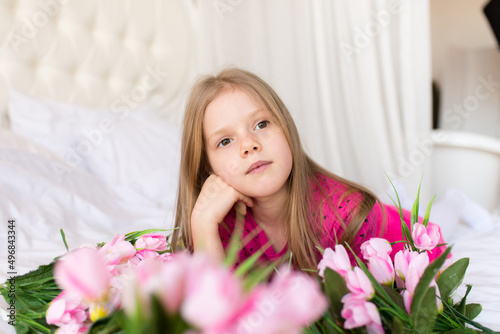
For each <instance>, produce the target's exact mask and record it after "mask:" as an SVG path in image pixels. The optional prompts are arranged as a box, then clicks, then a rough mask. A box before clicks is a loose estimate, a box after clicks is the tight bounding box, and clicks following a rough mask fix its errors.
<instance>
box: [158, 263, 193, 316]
mask: <svg viewBox="0 0 500 334" xmlns="http://www.w3.org/2000/svg"><path fill="white" fill-rule="evenodd" d="M156 261H158V262H161V263H162V267H161V272H160V273H161V274H160V277H161V285H160V287H159V288H158V289H157V290H156V291H157V294H158V297H159V299H160V302H161V303H162V305H163V307H164V308H165V310H166V311H167V312H169V313H170V314H174V313H177V312H178V311H179V308H180V306H181V303H182V300H183V298H184V293H185V288H186V278H187V275H188V270H187V268H186V262H187V261H189V258H188V256H185V255H177V256H175V257H173V259H172V260H169V261H165V260H164V259H162V258H161V256H159V257H157V258H156Z"/></svg>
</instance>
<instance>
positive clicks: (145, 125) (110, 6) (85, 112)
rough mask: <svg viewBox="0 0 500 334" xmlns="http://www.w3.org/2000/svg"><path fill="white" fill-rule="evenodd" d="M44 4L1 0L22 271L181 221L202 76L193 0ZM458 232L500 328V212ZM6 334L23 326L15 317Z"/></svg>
mask: <svg viewBox="0 0 500 334" xmlns="http://www.w3.org/2000/svg"><path fill="white" fill-rule="evenodd" d="M233 2H234V3H236V2H235V1H233ZM43 3H44V4H46V5H40V4H39V3H37V2H35V1H24V0H23V1H17V2H16V1H12V2H3V3H1V4H0V22H1V24H0V34H2V35H1V36H0V40H3V41H4V43H3V44H2V49H1V50H2V52H0V115H1V118H0V119H1V120H2V122H1V123H0V125H2V128H1V129H0V219H2V222H1V224H0V226H1V228H0V240H2V241H1V245H5V243H4V241H5V240H7V237H6V235H7V221H8V220H11V219H14V220H15V225H16V263H15V270H16V272H17V273H18V274H23V273H26V272H27V271H29V270H32V269H35V268H36V267H37V266H38V265H40V264H46V263H48V262H50V261H51V260H52V259H53V258H54V257H56V256H59V255H61V254H63V253H64V252H65V248H64V245H63V242H62V239H61V237H60V233H59V230H60V229H61V228H62V229H63V230H64V232H65V233H66V238H67V241H68V244H69V246H70V248H75V247H78V246H80V245H81V244H82V243H95V242H102V241H107V240H110V239H111V238H112V237H113V236H114V235H115V234H117V233H126V232H130V231H133V230H140V229H145V228H152V227H156V228H171V227H172V221H173V214H174V206H175V196H176V190H177V176H178V161H179V156H180V154H179V135H180V132H179V131H180V130H179V124H180V120H181V118H182V105H183V101H184V99H185V93H186V89H187V87H188V86H189V83H190V82H191V81H192V79H193V77H194V75H195V74H196V70H195V69H196V66H194V61H193V59H192V54H193V53H194V52H195V51H194V50H193V48H194V46H193V45H194V44H195V43H194V41H195V39H196V38H195V36H194V33H193V26H192V24H191V23H192V22H191V21H192V20H194V19H195V17H192V16H190V15H188V14H189V6H190V4H191V2H189V1H185V2H183V1H170V2H167V1H160V0H158V1H152V2H150V3H148V5H147V6H146V5H145V4H143V3H142V2H141V3H139V2H133V1H126V2H122V1H103V2H94V1H77V0H73V1H71V2H68V1H56V0H53V1H47V2H43ZM47 4H48V5H47ZM111 18H112V19H111ZM30 29H32V30H30ZM19 38H20V39H19ZM12 43H14V44H12ZM451 228H452V229H454V231H455V233H454V234H453V235H452V236H451V239H450V240H449V241H450V242H451V243H454V251H453V253H454V255H455V258H460V257H465V256H467V257H470V258H471V263H470V267H469V270H468V272H467V275H466V279H465V280H466V283H470V284H472V285H473V289H472V292H471V294H470V297H469V301H470V302H479V303H481V304H482V305H483V312H482V314H481V315H480V316H479V317H478V318H477V321H478V322H480V323H482V324H484V325H486V326H488V327H490V328H491V329H494V330H500V318H499V317H498V316H497V312H498V310H499V309H500V283H499V280H498V278H499V277H500V267H498V259H499V258H500V246H499V243H498V240H500V219H498V218H496V220H495V226H494V227H493V230H490V231H489V232H478V231H476V230H474V229H473V228H472V227H470V226H467V225H465V224H461V223H459V224H457V225H456V226H454V227H451ZM2 248H3V249H2V250H0V268H1V270H0V280H1V281H4V280H5V279H6V278H7V277H8V274H7V272H8V271H9V270H8V269H7V252H6V249H5V247H4V246H2ZM2 303H3V301H2ZM2 306H5V304H2ZM0 332H2V333H3V332H5V333H9V332H13V329H12V328H11V327H10V326H8V325H7V324H6V323H5V322H4V320H1V321H0Z"/></svg>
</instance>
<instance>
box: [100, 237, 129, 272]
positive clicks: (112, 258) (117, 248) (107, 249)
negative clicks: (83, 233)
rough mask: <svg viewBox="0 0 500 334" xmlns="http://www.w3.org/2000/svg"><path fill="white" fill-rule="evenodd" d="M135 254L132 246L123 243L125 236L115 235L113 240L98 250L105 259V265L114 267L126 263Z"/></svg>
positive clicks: (125, 242)
mask: <svg viewBox="0 0 500 334" xmlns="http://www.w3.org/2000/svg"><path fill="white" fill-rule="evenodd" d="M135 253H136V249H135V248H134V246H133V245H132V244H131V243H130V242H128V241H125V236H123V235H121V234H117V235H116V236H115V237H114V238H113V240H111V241H110V242H108V243H107V244H105V245H104V246H102V247H101V248H100V249H99V254H100V255H101V256H102V257H103V258H104V259H105V261H106V264H108V265H110V266H114V265H117V264H120V263H125V262H127V261H128V260H129V259H130V258H131V257H133V256H134V255H135Z"/></svg>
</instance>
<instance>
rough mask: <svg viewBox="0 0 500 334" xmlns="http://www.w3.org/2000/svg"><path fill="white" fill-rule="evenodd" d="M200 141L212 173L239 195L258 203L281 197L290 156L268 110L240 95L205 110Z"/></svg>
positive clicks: (234, 93) (217, 101)
mask: <svg viewBox="0 0 500 334" xmlns="http://www.w3.org/2000/svg"><path fill="white" fill-rule="evenodd" d="M203 139H204V141H205V150H206V153H207V156H208V160H209V162H210V166H211V168H212V171H213V173H215V174H216V175H218V176H220V177H221V178H222V179H223V180H224V181H225V182H227V183H228V184H229V185H230V186H231V187H233V188H235V189H236V190H238V191H239V192H241V193H242V194H244V195H246V196H249V197H253V198H263V197H268V196H272V195H274V194H277V193H278V192H280V191H286V188H285V183H286V180H287V179H288V177H289V175H290V172H291V170H292V164H293V162H292V152H291V150H290V147H289V145H288V142H287V140H286V137H285V135H284V133H283V131H282V130H281V128H280V126H279V125H278V123H277V122H276V121H275V119H274V118H273V116H272V115H271V113H270V112H269V110H267V109H266V108H265V107H264V106H263V105H262V103H260V102H259V101H258V100H257V99H255V98H254V97H253V96H252V95H250V94H249V93H247V92H245V91H244V90H242V89H239V88H235V89H230V90H227V91H225V92H223V93H222V94H220V95H219V96H218V97H217V98H215V99H214V100H213V101H212V102H210V104H209V105H208V106H207V108H206V110H205V114H204V117H203Z"/></svg>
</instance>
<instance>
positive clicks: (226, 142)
mask: <svg viewBox="0 0 500 334" xmlns="http://www.w3.org/2000/svg"><path fill="white" fill-rule="evenodd" d="M232 141H233V140H232V139H229V138H224V139H222V140H221V141H220V142H219V143H218V144H217V147H224V146H226V145H229V143H230V142H232Z"/></svg>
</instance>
